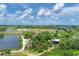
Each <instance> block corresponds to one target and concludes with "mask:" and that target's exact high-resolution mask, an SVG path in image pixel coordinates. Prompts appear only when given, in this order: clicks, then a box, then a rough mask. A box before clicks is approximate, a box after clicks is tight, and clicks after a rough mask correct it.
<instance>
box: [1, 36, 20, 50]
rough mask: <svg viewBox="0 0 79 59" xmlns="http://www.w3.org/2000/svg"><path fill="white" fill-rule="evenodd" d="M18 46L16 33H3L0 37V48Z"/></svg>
mask: <svg viewBox="0 0 79 59" xmlns="http://www.w3.org/2000/svg"><path fill="white" fill-rule="evenodd" d="M18 47H19V37H18V35H4V36H3V38H0V50H2V49H13V48H18Z"/></svg>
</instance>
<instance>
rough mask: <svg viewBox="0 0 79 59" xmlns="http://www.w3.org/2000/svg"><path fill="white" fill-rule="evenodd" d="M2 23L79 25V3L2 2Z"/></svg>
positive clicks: (0, 5)
mask: <svg viewBox="0 0 79 59" xmlns="http://www.w3.org/2000/svg"><path fill="white" fill-rule="evenodd" d="M0 25H79V4H78V3H1V4H0Z"/></svg>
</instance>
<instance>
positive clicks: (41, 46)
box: [32, 32, 52, 52]
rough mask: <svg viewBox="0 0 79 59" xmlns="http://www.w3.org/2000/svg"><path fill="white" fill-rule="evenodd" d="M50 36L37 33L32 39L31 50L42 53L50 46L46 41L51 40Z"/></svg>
mask: <svg viewBox="0 0 79 59" xmlns="http://www.w3.org/2000/svg"><path fill="white" fill-rule="evenodd" d="M51 38H52V37H51V34H50V33H49V32H42V33H39V34H38V35H37V36H35V37H33V38H32V48H33V49H34V50H35V51H36V50H37V51H38V52H42V51H44V50H46V49H48V47H50V46H51V43H50V42H49V41H48V40H51Z"/></svg>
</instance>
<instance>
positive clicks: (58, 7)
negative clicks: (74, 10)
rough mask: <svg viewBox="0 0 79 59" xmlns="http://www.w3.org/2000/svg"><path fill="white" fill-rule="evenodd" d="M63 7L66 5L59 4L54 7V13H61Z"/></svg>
mask: <svg viewBox="0 0 79 59" xmlns="http://www.w3.org/2000/svg"><path fill="white" fill-rule="evenodd" d="M63 7H64V3H57V4H56V5H55V6H54V8H53V11H54V12H59V11H60V10H61V9H62V8H63Z"/></svg>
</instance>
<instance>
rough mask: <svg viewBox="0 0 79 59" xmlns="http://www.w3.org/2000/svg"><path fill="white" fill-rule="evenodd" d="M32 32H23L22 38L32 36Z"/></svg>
mask: <svg viewBox="0 0 79 59" xmlns="http://www.w3.org/2000/svg"><path fill="white" fill-rule="evenodd" d="M33 34H34V33H33V32H24V38H26V39H27V38H32V36H33Z"/></svg>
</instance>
